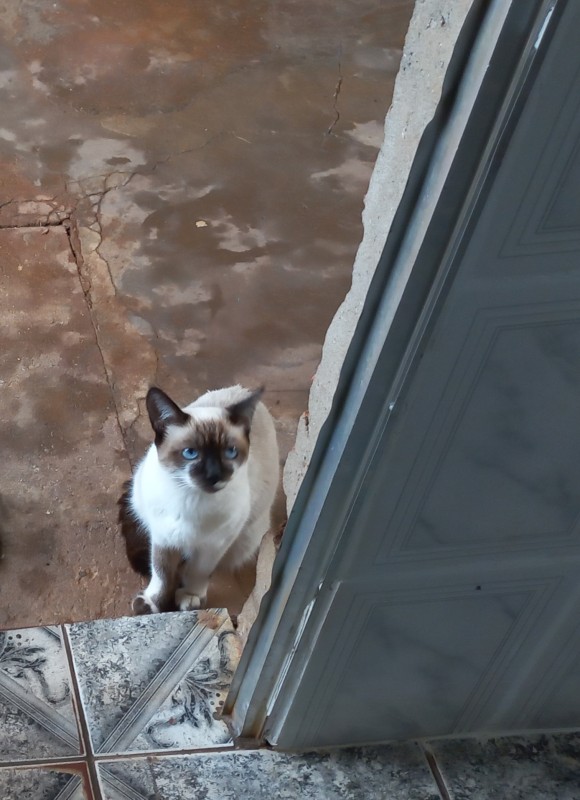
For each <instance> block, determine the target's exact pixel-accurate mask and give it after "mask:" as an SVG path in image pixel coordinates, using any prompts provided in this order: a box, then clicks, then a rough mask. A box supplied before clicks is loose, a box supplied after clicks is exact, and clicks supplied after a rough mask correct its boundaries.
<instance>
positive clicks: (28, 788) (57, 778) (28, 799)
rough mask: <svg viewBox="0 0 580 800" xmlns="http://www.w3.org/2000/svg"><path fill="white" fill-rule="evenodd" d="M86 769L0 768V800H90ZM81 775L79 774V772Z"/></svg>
mask: <svg viewBox="0 0 580 800" xmlns="http://www.w3.org/2000/svg"><path fill="white" fill-rule="evenodd" d="M84 771H85V770H84V769H83V768H81V769H80V770H78V772H77V770H74V768H71V771H70V772H65V771H64V768H63V769H57V768H52V769H49V768H46V769H36V768H34V769H8V768H4V769H0V797H2V799H3V800H91V798H92V795H91V793H90V790H89V789H88V787H87V782H86V780H85V779H83V777H82V773H83V772H84ZM79 772H80V773H81V774H78V773H79Z"/></svg>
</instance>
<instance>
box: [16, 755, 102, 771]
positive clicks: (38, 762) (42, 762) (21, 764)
mask: <svg viewBox="0 0 580 800" xmlns="http://www.w3.org/2000/svg"><path fill="white" fill-rule="evenodd" d="M86 762H87V759H86V757H85V756H84V755H83V756H54V757H53V758H29V759H25V760H21V761H17V760H14V759H12V760H10V761H3V762H2V763H0V772H3V771H4V770H8V769H18V770H26V769H50V768H52V767H55V768H58V767H76V766H79V765H82V764H86Z"/></svg>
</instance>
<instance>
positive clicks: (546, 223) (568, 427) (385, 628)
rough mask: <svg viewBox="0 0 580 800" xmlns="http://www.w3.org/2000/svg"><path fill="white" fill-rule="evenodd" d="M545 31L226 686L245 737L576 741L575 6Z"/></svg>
mask: <svg viewBox="0 0 580 800" xmlns="http://www.w3.org/2000/svg"><path fill="white" fill-rule="evenodd" d="M517 5H518V4H514V6H517ZM531 5H532V4H529V6H531ZM551 5H552V6H553V5H554V3H552V4H551ZM547 11H548V12H549V9H546V4H543V6H542V7H541V8H539V9H536V12H537V15H536V17H535V21H534V22H533V24H532V21H531V20H528V24H529V28H528V30H527V33H526V35H527V45H526V46H525V47H522V49H521V52H520V53H519V54H518V59H519V60H518V64H517V66H514V68H513V71H512V72H513V74H512V76H511V78H512V80H511V84H510V85H511V88H510V90H509V93H508V95H506V96H505V97H503V98H497V99H498V108H499V110H498V113H497V115H496V121H495V127H494V128H493V131H492V132H491V133H490V134H489V135H488V136H487V143H486V145H487V150H485V151H484V150H482V148H481V145H478V146H479V148H480V155H482V153H483V155H482V160H480V163H479V167H478V169H477V170H476V172H475V173H474V175H475V177H474V180H473V181H472V182H471V185H470V189H469V191H467V192H466V191H464V190H463V189H462V192H463V198H462V202H463V208H462V212H461V214H459V215H456V216H455V218H454V219H455V222H454V227H453V231H452V232H451V235H449V236H448V238H447V241H446V243H445V246H444V248H443V250H442V251H441V252H443V251H444V253H445V255H444V257H443V258H442V259H440V260H439V263H438V264H435V265H433V264H431V265H429V257H430V254H429V252H428V251H425V248H423V251H422V252H421V254H420V257H419V259H418V260H417V264H416V265H415V267H414V270H415V272H417V271H418V274H417V275H416V282H415V283H413V281H412V280H411V281H410V282H409V287H408V292H411V295H409V297H410V298H411V299H412V298H413V292H414V293H415V298H418V297H420V294H421V293H420V291H419V289H418V288H417V287H418V286H419V287H420V286H421V281H422V280H424V278H425V275H427V274H430V275H431V277H430V279H429V281H430V285H429V292H428V293H427V294H426V295H425V299H422V300H421V302H420V303H419V301H418V300H417V301H416V303H415V307H414V311H413V303H412V302H411V300H409V302H408V303H407V306H406V307H403V308H402V309H401V314H403V315H404V314H406V315H407V318H409V316H411V317H412V321H413V326H414V330H413V331H412V333H411V334H410V335H409V336H407V337H406V338H405V346H404V348H402V347H401V341H400V340H401V338H402V334H401V330H403V329H402V328H401V327H400V326H399V327H398V328H397V325H396V324H394V325H393V328H392V330H391V331H390V332H389V335H388V336H387V337H386V339H385V342H384V347H383V349H382V352H381V355H380V356H379V357H378V359H377V360H376V363H375V364H374V366H373V372H372V376H371V377H370V378H369V381H368V385H367V386H366V387H365V390H364V397H363V398H362V399H361V400H360V402H359V406H358V411H357V418H356V420H355V422H354V423H353V425H352V428H351V430H350V431H349V432H348V435H347V436H346V439H345V444H344V448H343V449H342V451H341V452H340V454H339V462H340V463H339V466H338V468H337V469H336V471H335V473H334V475H333V478H332V481H331V482H330V484H329V487H328V491H327V493H326V497H325V498H324V501H322V503H321V507H320V509H319V511H317V512H316V520H315V524H314V527H313V534H312V539H311V541H310V543H309V546H308V548H307V549H306V550H305V552H304V559H303V561H302V563H301V565H300V569H301V570H303V571H306V572H308V571H309V570H310V572H312V569H313V567H312V564H311V563H309V562H308V560H307V559H308V558H309V554H310V557H312V558H317V557H318V556H316V553H318V554H319V556H320V553H322V552H323V545H322V544H321V542H325V541H326V542H328V543H329V545H328V547H329V549H330V551H331V552H330V553H327V556H328V557H327V559H326V561H325V559H324V558H322V557H320V561H319V563H320V564H321V565H323V566H322V567H321V568H320V575H319V581H318V584H317V588H316V590H315V591H314V592H313V593H312V595H309V594H308V593H307V589H306V588H305V587H306V584H305V583H304V582H302V583H301V582H300V581H301V577H300V570H299V571H298V572H297V579H296V581H295V584H294V589H293V595H292V598H291V599H294V600H295V602H294V606H293V608H294V611H293V613H294V621H293V623H292V622H291V621H289V618H288V605H287V604H285V606H284V613H282V614H281V615H280V618H279V620H278V622H279V623H280V622H282V623H284V624H282V629H284V628H285V629H284V630H282V629H281V628H280V627H278V630H277V632H276V633H275V635H274V636H273V638H272V641H271V642H270V645H269V653H268V654H267V655H266V656H265V660H264V662H263V663H258V661H259V659H258V657H257V656H256V652H257V651H259V646H260V645H259V638H260V634H259V633H258V634H257V636H256V639H255V641H254V643H253V644H252V647H253V649H254V652H253V654H252V652H250V653H249V654H248V655H247V659H246V663H245V666H244V669H245V670H246V676H245V678H244V675H243V674H242V676H241V677H240V678H239V681H238V682H239V683H240V686H241V687H242V688H243V681H244V680H248V676H247V670H249V671H250V672H251V671H252V669H254V671H257V672H259V673H260V675H261V676H262V679H263V680H264V682H265V683H264V685H265V686H266V687H267V691H266V694H265V693H264V690H262V691H260V688H259V683H260V681H259V680H258V682H257V686H258V688H257V689H256V690H255V691H254V694H253V696H252V698H251V701H250V703H249V713H246V712H247V709H245V708H244V710H243V715H245V720H246V722H245V727H244V725H242V726H241V729H242V732H245V733H246V735H251V734H252V731H254V732H257V730H258V728H256V720H257V719H258V718H260V719H261V720H262V722H261V723H260V724H261V732H264V733H265V736H266V738H267V739H269V740H270V741H271V742H272V743H274V744H276V745H277V746H279V747H283V748H298V747H308V746H327V745H335V744H336V745H343V744H351V743H363V742H375V741H385V740H388V739H394V738H410V737H421V736H429V737H433V736H440V735H458V734H465V733H469V732H475V731H488V732H489V731H495V732H502V731H503V732H506V731H516V730H525V729H528V730H530V729H546V728H567V727H576V728H578V727H580V670H579V669H578V664H579V663H580V47H579V46H578V42H579V33H578V32H579V31H580V4H578V3H576V2H572V3H560V4H556V8H555V9H554V12H553V14H551V15H550V13H546V12H547ZM512 21H513V19H512ZM521 27H525V26H524V25H523V24H522V26H521ZM520 33H521V31H520ZM532 34H533V35H532ZM530 37H532V38H530ZM534 37H535V39H534ZM500 45H501V41H500ZM498 46H499V45H498ZM503 46H504V47H505V46H506V42H505V41H504V43H503ZM496 67H497V65H496ZM492 90H493V87H491V89H490V91H492ZM501 99H503V100H505V102H503V103H499V100H501ZM500 106H501V107H500ZM484 116H485V115H484ZM484 116H483V117H481V118H480V119H479V124H480V125H483V124H484V122H483V120H484ZM475 122H476V123H477V122H478V120H477V118H476V119H475ZM474 130H475V129H472V130H471V131H470V129H469V126H468V128H467V129H466V133H465V137H464V140H463V142H462V146H461V147H460V149H459V150H458V154H457V158H458V159H460V158H463V157H464V156H463V155H462V153H465V152H467V151H466V150H465V148H466V147H469V144H470V140H469V137H470V136H472V137H474V138H473V139H472V140H471V141H472V143H473V142H474V141H475V138H476V133H474ZM454 191H455V190H454V188H453V186H452V185H450V186H448V187H447V188H446V189H445V190H444V191H443V194H442V203H441V204H440V206H439V207H438V211H437V212H436V214H435V216H434V224H435V225H436V227H437V225H440V227H439V230H440V231H441V230H450V228H449V227H447V228H446V225H447V226H448V220H447V221H446V219H445V217H441V216H439V217H437V214H439V215H441V214H443V215H445V214H447V216H449V212H448V208H447V207H446V202H445V201H446V194H445V193H446V192H447V197H449V198H452V196H453V193H454ZM450 203H451V200H450ZM451 204H452V203H451ZM441 220H443V221H441ZM427 250H428V249H427ZM432 252H437V249H436V248H435V247H433V249H432ZM430 269H432V270H435V271H434V272H431V273H430V272H429V270H430ZM403 306H404V303H403ZM393 336H395V337H398V338H395V339H393ZM394 353H396V354H397V356H396V361H397V363H396V365H395V366H396V368H394V367H393V363H392V362H393V354H394ZM327 457H330V456H328V452H327ZM309 502H310V503H311V504H312V503H313V504H314V505H315V504H316V500H315V499H312V497H310V500H309ZM297 513H300V514H302V516H303V517H304V516H306V517H308V514H309V513H311V512H309V506H308V504H306V505H304V506H303V507H302V508H301V510H300V511H299V512H297ZM316 547H317V548H318V550H316V549H315V548H316ZM288 553H289V555H290V556H291V551H290V549H289V551H288ZM313 554H314V555H313ZM281 569H283V568H281ZM312 574H314V573H312ZM280 576H281V577H282V578H283V572H280V573H279V577H280ZM282 582H283V581H282ZM301 592H302V593H303V594H302V596H300V593H301ZM297 593H298V598H297V599H296V594H297ZM275 595H276V584H275V587H274V590H273V596H274V598H273V600H274V601H275V599H276V597H275ZM271 608H272V605H271V604H270V610H271ZM300 609H301V610H300ZM297 610H300V612H299V613H297ZM267 611H268V608H267V609H266V611H265V613H267ZM266 622H267V620H266ZM283 648H285V649H286V654H285V657H284V658H281V656H282V653H281V650H282V649H283ZM276 658H278V659H279V660H278V662H277V667H276V669H277V677H276V680H275V681H274V680H272V674H271V673H269V669H270V668H272V665H273V664H275V663H276ZM269 680H270V683H268V681H269ZM236 691H237V689H236V688H235V689H234V694H235V693H236ZM234 699H235V698H234ZM238 699H239V697H238ZM234 707H235V706H234ZM237 713H238V716H240V711H239V708H238V709H237ZM234 716H235V714H234ZM248 720H250V721H248ZM252 720H253V721H252ZM252 726H253V727H252Z"/></svg>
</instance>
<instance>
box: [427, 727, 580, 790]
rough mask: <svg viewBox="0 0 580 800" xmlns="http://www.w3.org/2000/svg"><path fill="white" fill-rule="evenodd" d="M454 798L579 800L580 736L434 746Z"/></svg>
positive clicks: (437, 759)
mask: <svg viewBox="0 0 580 800" xmlns="http://www.w3.org/2000/svg"><path fill="white" fill-rule="evenodd" d="M430 749H431V750H432V752H433V755H434V756H435V760H436V762H437V764H438V765H439V769H440V770H441V773H442V775H443V778H444V780H445V783H446V784H447V787H448V788H449V793H450V795H451V797H452V800H497V798H499V797H505V798H509V800H580V734H561V735H559V736H536V737H525V738H524V737H509V738H505V739H490V740H489V741H483V742H482V741H478V740H473V739H469V740H463V741H455V742H451V741H450V742H435V743H433V744H432V745H431V748H430Z"/></svg>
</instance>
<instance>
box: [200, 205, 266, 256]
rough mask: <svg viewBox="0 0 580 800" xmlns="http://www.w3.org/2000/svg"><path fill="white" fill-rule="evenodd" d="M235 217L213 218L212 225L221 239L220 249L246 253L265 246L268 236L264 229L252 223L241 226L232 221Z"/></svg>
mask: <svg viewBox="0 0 580 800" xmlns="http://www.w3.org/2000/svg"><path fill="white" fill-rule="evenodd" d="M232 220H233V217H232V216H231V215H229V214H228V215H227V216H224V217H222V219H219V220H216V219H214V220H211V221H210V225H211V227H212V230H213V232H214V234H215V235H216V237H217V238H218V239H219V240H220V241H219V244H218V249H219V250H229V251H230V252H231V253H245V252H247V251H248V250H254V249H255V248H256V247H258V248H261V247H265V246H266V244H267V243H268V238H267V236H266V235H265V234H264V232H263V231H261V230H258V228H252V227H251V226H250V225H247V226H245V228H244V229H242V228H240V227H239V226H238V225H236V224H235V222H233V221H232Z"/></svg>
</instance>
